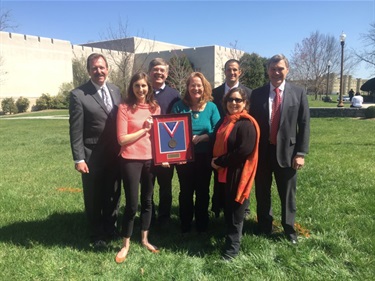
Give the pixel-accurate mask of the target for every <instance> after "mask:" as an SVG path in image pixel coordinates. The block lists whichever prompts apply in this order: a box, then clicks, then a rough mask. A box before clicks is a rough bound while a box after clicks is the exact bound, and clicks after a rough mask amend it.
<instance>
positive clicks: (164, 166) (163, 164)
mask: <svg viewBox="0 0 375 281" xmlns="http://www.w3.org/2000/svg"><path fill="white" fill-rule="evenodd" d="M161 166H162V167H163V168H169V167H170V166H171V165H169V163H168V162H163V163H161Z"/></svg>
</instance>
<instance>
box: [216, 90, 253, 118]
mask: <svg viewBox="0 0 375 281" xmlns="http://www.w3.org/2000/svg"><path fill="white" fill-rule="evenodd" d="M238 88H241V89H243V90H245V92H246V94H247V99H248V101H250V96H251V89H249V88H247V87H245V86H244V85H242V84H241V83H240V84H239V85H238ZM224 94H225V83H223V84H221V85H220V86H219V87H216V88H215V89H213V90H212V96H213V98H214V100H213V102H214V103H215V104H216V106H217V109H219V113H220V117H223V116H225V114H226V113H225V111H224V109H223V104H222V101H223V97H224Z"/></svg>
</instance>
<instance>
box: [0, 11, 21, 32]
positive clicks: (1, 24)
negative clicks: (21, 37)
mask: <svg viewBox="0 0 375 281" xmlns="http://www.w3.org/2000/svg"><path fill="white" fill-rule="evenodd" d="M17 27H18V26H17V25H16V24H12V14H11V10H2V9H1V8H0V31H3V30H6V29H11V30H15V29H16V28H17Z"/></svg>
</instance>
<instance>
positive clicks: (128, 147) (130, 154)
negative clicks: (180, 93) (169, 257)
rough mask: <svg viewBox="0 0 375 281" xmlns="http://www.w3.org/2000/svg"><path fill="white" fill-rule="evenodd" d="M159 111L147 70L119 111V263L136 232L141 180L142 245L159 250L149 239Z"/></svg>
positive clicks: (136, 78) (133, 83) (133, 81)
mask: <svg viewBox="0 0 375 281" xmlns="http://www.w3.org/2000/svg"><path fill="white" fill-rule="evenodd" d="M157 114H160V107H159V106H158V104H157V102H156V100H155V98H154V95H153V90H152V86H151V82H150V80H149V77H148V76H147V74H146V73H144V72H139V73H136V74H134V75H133V77H132V79H131V81H130V84H129V88H128V95H127V98H126V100H125V103H123V104H120V105H119V110H118V114H117V140H118V142H119V144H120V145H121V152H120V153H121V175H122V180H123V182H124V190H125V202H126V203H125V211H124V217H123V221H122V230H121V236H122V237H123V246H122V249H121V250H120V251H119V252H118V253H117V255H116V262H117V263H122V262H124V261H125V259H126V256H127V254H128V251H129V247H130V237H131V235H132V233H133V226H134V218H135V215H136V212H137V209H138V197H139V195H138V193H139V183H141V235H142V245H143V246H144V247H145V248H146V249H147V250H149V251H150V252H153V253H157V252H158V249H157V248H156V247H155V246H153V245H152V244H150V243H149V242H148V231H149V228H150V223H151V210H152V203H151V202H152V193H153V189H154V186H153V183H152V178H153V175H152V173H151V165H152V152H151V139H150V129H151V126H152V117H151V115H157Z"/></svg>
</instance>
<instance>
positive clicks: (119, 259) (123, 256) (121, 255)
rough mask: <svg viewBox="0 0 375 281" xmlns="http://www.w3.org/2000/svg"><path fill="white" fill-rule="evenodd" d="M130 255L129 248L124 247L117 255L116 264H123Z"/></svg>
mask: <svg viewBox="0 0 375 281" xmlns="http://www.w3.org/2000/svg"><path fill="white" fill-rule="evenodd" d="M127 255H128V248H126V247H123V248H122V249H121V250H120V251H119V252H118V253H117V255H116V259H115V260H116V263H123V262H124V261H125V260H126V256H127Z"/></svg>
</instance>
